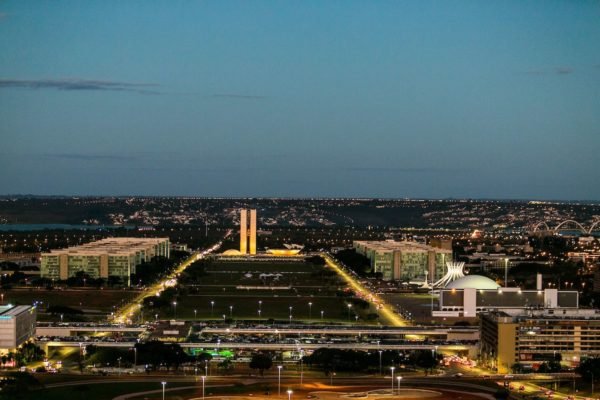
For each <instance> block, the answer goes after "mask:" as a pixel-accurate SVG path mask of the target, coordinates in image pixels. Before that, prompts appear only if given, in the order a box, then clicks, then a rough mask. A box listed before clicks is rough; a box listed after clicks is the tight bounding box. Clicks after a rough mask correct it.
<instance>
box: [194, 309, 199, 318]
mask: <svg viewBox="0 0 600 400" xmlns="http://www.w3.org/2000/svg"><path fill="white" fill-rule="evenodd" d="M197 316H198V310H194V319H196V317H197Z"/></svg>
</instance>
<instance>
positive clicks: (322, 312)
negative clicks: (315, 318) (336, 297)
mask: <svg viewBox="0 0 600 400" xmlns="http://www.w3.org/2000/svg"><path fill="white" fill-rule="evenodd" d="M324 313H325V311H323V310H321V321H323V314H324Z"/></svg>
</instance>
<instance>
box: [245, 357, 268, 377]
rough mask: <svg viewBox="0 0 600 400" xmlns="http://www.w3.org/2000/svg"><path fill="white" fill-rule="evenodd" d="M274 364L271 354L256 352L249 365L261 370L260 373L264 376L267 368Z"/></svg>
mask: <svg viewBox="0 0 600 400" xmlns="http://www.w3.org/2000/svg"><path fill="white" fill-rule="evenodd" d="M272 366H273V359H272V358H271V356H269V355H267V354H263V353H256V354H254V355H252V360H250V365H249V367H250V368H252V369H257V370H259V371H260V375H261V376H263V374H264V372H265V370H266V369H269V368H271V367H272Z"/></svg>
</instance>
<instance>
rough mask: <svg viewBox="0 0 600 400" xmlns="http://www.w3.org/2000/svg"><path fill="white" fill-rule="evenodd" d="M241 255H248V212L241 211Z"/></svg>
mask: <svg viewBox="0 0 600 400" xmlns="http://www.w3.org/2000/svg"><path fill="white" fill-rule="evenodd" d="M240 253H242V254H246V253H248V210H245V209H241V210H240Z"/></svg>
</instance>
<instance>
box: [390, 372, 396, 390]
mask: <svg viewBox="0 0 600 400" xmlns="http://www.w3.org/2000/svg"><path fill="white" fill-rule="evenodd" d="M390 369H391V370H392V394H394V369H396V368H395V367H390Z"/></svg>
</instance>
